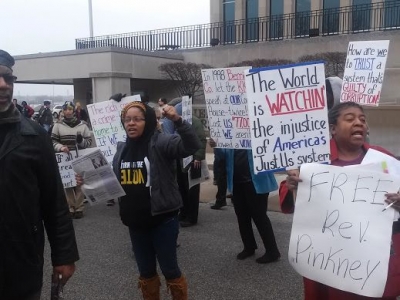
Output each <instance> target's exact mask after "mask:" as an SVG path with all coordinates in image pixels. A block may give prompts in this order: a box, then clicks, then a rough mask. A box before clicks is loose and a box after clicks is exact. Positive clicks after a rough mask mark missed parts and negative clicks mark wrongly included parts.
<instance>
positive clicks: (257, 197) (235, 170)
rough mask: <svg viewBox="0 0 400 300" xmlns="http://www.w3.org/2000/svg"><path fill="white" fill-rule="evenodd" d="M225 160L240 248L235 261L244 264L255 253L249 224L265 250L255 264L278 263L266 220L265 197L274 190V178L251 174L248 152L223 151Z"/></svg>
mask: <svg viewBox="0 0 400 300" xmlns="http://www.w3.org/2000/svg"><path fill="white" fill-rule="evenodd" d="M225 160H226V170H227V185H228V190H229V191H231V192H232V194H233V195H232V203H233V207H234V209H235V213H236V217H237V220H238V224H239V231H240V237H241V239H242V242H243V246H244V249H243V250H242V251H241V252H240V253H239V254H238V255H237V257H236V258H237V259H239V260H244V259H246V258H248V257H250V256H253V255H254V253H255V250H256V249H257V243H256V240H255V238H254V232H253V227H252V224H251V220H253V221H254V224H255V225H256V227H257V230H258V232H259V234H260V236H261V239H262V241H263V244H264V247H265V254H264V255H263V256H261V257H259V258H257V259H256V262H257V263H260V264H266V263H271V262H275V261H277V260H279V258H280V257H281V254H280V252H279V250H278V246H277V244H276V240H275V235H274V231H273V229H272V224H271V221H270V219H269V218H268V216H267V209H268V195H269V193H270V192H272V191H275V190H277V189H278V185H277V182H276V180H275V177H274V174H273V173H270V172H263V173H258V174H257V175H255V174H254V170H253V155H252V151H251V150H246V149H241V150H234V149H226V152H225Z"/></svg>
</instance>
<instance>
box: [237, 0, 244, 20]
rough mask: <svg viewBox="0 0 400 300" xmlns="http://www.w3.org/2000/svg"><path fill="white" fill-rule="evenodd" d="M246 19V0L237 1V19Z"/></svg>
mask: <svg viewBox="0 0 400 300" xmlns="http://www.w3.org/2000/svg"><path fill="white" fill-rule="evenodd" d="M241 19H246V0H236V1H235V20H241Z"/></svg>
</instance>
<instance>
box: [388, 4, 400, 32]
mask: <svg viewBox="0 0 400 300" xmlns="http://www.w3.org/2000/svg"><path fill="white" fill-rule="evenodd" d="M399 27H400V0H397V1H393V0H386V1H385V28H389V29H390V28H399Z"/></svg>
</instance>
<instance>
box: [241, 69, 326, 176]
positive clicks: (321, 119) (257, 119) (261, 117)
mask: <svg viewBox="0 0 400 300" xmlns="http://www.w3.org/2000/svg"><path fill="white" fill-rule="evenodd" d="M245 74H246V86H247V96H248V99H249V103H248V105H249V118H250V127H251V130H250V132H251V145H252V150H253V158H254V159H253V161H254V172H255V173H256V174H257V173H259V172H263V171H270V170H284V169H287V168H288V169H290V168H295V167H297V166H300V165H301V164H303V163H311V162H318V163H326V162H329V157H330V154H329V153H330V149H329V126H328V112H327V101H326V91H325V72H324V64H323V63H322V62H318V63H304V64H297V65H288V66H280V67H279V66H278V67H270V68H260V69H251V70H248V71H246V72H245Z"/></svg>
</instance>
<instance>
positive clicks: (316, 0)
mask: <svg viewBox="0 0 400 300" xmlns="http://www.w3.org/2000/svg"><path fill="white" fill-rule="evenodd" d="M322 2H323V0H311V5H310V7H311V11H313V10H320V9H322V6H323V3H322Z"/></svg>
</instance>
